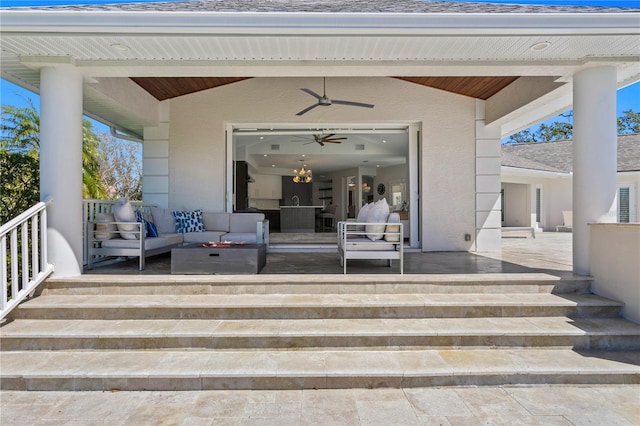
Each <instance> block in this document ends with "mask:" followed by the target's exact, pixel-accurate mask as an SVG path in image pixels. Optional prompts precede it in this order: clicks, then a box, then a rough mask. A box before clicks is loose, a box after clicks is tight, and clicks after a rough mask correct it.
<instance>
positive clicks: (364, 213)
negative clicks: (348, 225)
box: [356, 203, 373, 231]
mask: <svg viewBox="0 0 640 426" xmlns="http://www.w3.org/2000/svg"><path fill="white" fill-rule="evenodd" d="M372 207H373V203H367V204H365V205H364V206H362V207H361V208H360V211H359V212H358V217H357V218H356V222H359V223H365V222H366V221H367V217H368V216H369V212H370V211H371V208H372ZM356 231H364V225H356Z"/></svg>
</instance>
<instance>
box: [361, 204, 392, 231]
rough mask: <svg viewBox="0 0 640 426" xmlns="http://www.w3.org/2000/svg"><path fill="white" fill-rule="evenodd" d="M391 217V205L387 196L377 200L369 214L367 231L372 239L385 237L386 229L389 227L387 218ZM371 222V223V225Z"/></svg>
mask: <svg viewBox="0 0 640 426" xmlns="http://www.w3.org/2000/svg"><path fill="white" fill-rule="evenodd" d="M388 217H389V205H388V204H387V200H386V199H385V198H383V199H381V200H378V201H376V203H375V204H374V205H373V207H372V208H371V210H370V211H369V214H368V215H367V226H366V232H367V237H368V238H369V239H370V240H371V241H376V240H379V239H381V238H383V237H384V230H385V229H386V228H387V218H388ZM369 224H371V225H369Z"/></svg>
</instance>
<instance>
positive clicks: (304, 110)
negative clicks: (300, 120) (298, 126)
mask: <svg viewBox="0 0 640 426" xmlns="http://www.w3.org/2000/svg"><path fill="white" fill-rule="evenodd" d="M317 106H320V104H314V105H311V106H310V107H308V108H305V109H303V110H302V111H300V112H299V113H297V114H296V115H302V114H306V113H307V112H309V111H311V110H312V109H314V108H315V107H317Z"/></svg>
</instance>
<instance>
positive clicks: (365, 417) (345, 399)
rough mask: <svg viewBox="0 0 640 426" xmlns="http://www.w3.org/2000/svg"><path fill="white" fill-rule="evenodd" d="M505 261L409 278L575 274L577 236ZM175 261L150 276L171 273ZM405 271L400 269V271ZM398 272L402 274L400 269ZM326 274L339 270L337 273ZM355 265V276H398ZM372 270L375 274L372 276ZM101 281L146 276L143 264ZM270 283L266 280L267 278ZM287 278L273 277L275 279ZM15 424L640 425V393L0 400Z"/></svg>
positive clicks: (327, 262)
mask: <svg viewBox="0 0 640 426" xmlns="http://www.w3.org/2000/svg"><path fill="white" fill-rule="evenodd" d="M503 243H504V246H503V250H502V252H501V253H495V254H478V255H476V254H469V253H408V254H407V258H406V261H405V273H409V274H416V273H491V272H515V273H517V272H548V273H553V274H559V275H564V274H571V234H562V233H543V234H538V237H537V238H536V239H532V238H522V237H517V236H516V237H515V238H514V237H509V238H504V239H503ZM310 255H312V254H311V253H272V254H270V255H269V258H268V265H267V268H265V270H264V271H263V273H265V274H281V273H298V274H299V273H308V274H314V273H340V272H341V269H340V268H339V266H336V264H337V259H336V257H335V254H331V253H317V254H313V256H314V261H313V262H310V261H309V260H308V259H309V256H310ZM168 266H169V264H168V261H167V257H162V256H158V257H157V259H152V260H150V262H149V264H148V266H147V269H146V270H145V271H144V272H143V274H145V275H146V274H167V273H168V272H169V270H168V269H167V268H168ZM396 267H397V266H396ZM396 267H394V268H396ZM326 268H331V269H330V270H329V271H327V269H326ZM394 268H391V270H389V268H386V267H384V266H380V268H372V267H371V265H370V264H366V263H365V264H358V262H354V264H353V269H351V266H350V269H349V271H350V273H351V272H353V273H394V272H397V271H393V269H394ZM372 269H374V271H373V272H372ZM92 273H97V274H131V275H136V274H139V272H138V271H137V268H136V265H135V262H124V263H118V264H114V265H111V266H105V267H100V268H96V269H95V270H94V271H92ZM266 278H267V277H266V276H265V280H267V279H266ZM273 279H277V278H276V277H269V279H268V280H269V281H271V280H273ZM0 409H1V414H0V424H2V425H3V426H10V425H20V426H22V425H323V426H324V425H384V426H391V425H402V426H405V425H597V426H605V425H606V426H610V425H640V385H619V386H614V385H589V386H575V385H553V386H552V385H540V386H487V387H455V388H405V389H347V390H344V389H342V390H315V389H309V390H292V391H263V390H255V391H237V390H234V391H200V392H13V391H3V392H0Z"/></svg>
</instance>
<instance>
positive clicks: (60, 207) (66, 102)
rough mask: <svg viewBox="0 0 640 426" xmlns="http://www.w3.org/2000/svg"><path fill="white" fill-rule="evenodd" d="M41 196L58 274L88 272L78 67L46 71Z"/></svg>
mask: <svg viewBox="0 0 640 426" xmlns="http://www.w3.org/2000/svg"><path fill="white" fill-rule="evenodd" d="M40 197H41V199H44V198H47V197H51V198H53V204H52V205H51V206H50V208H49V210H48V215H47V217H48V229H49V231H48V234H47V237H48V250H49V261H50V262H51V263H52V264H53V265H54V268H55V271H54V276H56V277H65V276H74V275H80V274H81V273H82V75H81V74H80V73H79V72H78V71H77V70H75V69H74V68H73V67H72V66H52V67H44V68H42V70H41V71H40Z"/></svg>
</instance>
